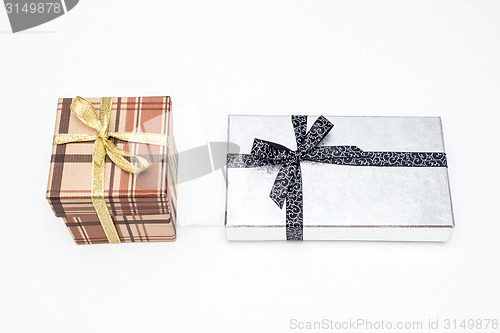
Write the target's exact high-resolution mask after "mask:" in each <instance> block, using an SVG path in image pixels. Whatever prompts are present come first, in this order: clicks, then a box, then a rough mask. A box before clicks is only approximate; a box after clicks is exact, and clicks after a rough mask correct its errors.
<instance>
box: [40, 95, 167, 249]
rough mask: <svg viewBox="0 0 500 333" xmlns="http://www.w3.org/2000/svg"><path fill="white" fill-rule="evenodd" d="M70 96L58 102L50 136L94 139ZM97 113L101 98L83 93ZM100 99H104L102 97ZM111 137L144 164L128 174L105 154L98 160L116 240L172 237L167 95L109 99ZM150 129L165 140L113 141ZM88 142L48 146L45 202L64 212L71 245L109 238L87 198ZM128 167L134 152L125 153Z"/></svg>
mask: <svg viewBox="0 0 500 333" xmlns="http://www.w3.org/2000/svg"><path fill="white" fill-rule="evenodd" d="M74 100H75V99H72V98H62V99H59V103H58V108H57V117H56V128H55V135H56V136H57V135H68V134H78V135H88V136H95V135H96V129H94V128H92V127H89V126H88V125H87V124H86V123H84V122H83V121H82V120H80V119H79V117H78V116H77V115H76V113H74V112H72V109H71V108H70V106H71V105H72V103H73V102H74ZM86 100H87V101H89V102H90V103H91V104H92V106H93V108H94V109H95V113H96V114H97V115H100V111H101V110H100V108H101V105H102V104H101V103H102V100H101V98H89V99H86ZM103 100H104V99H103ZM109 108H110V116H109V127H108V132H109V133H110V137H109V141H111V143H113V144H114V145H115V146H116V147H117V148H118V149H122V150H123V151H125V152H128V153H131V154H133V155H136V156H140V157H142V158H144V159H146V160H147V162H148V163H149V167H148V168H147V169H145V170H144V171H142V172H140V173H130V172H127V171H124V170H122V169H121V168H120V167H119V166H117V165H116V164H115V163H114V162H113V161H112V160H111V159H110V157H109V156H108V155H106V157H105V159H104V171H103V174H104V181H103V184H104V188H103V197H104V201H105V205H106V206H107V209H108V211H109V213H110V215H111V217H112V220H113V223H114V227H115V228H116V232H117V234H118V236H119V239H120V241H121V242H147V241H172V240H175V222H176V200H177V151H176V148H175V142H174V139H173V132H172V114H171V100H170V97H117V98H113V99H112V102H110V106H109ZM114 132H120V133H153V135H164V136H166V137H168V144H166V145H160V144H145V143H136V142H132V141H125V140H120V139H116V138H113V137H112V135H111V133H114ZM94 144H95V143H94V141H90V140H89V141H85V142H75V141H72V142H68V143H65V144H54V145H53V148H52V158H51V164H50V171H49V180H48V187H47V200H48V201H49V204H50V205H51V207H52V209H53V211H54V213H55V215H56V216H57V217H62V218H63V219H64V221H65V223H66V225H67V226H68V228H69V230H70V232H71V234H72V235H73V238H74V240H75V242H76V243H77V244H96V243H108V238H107V237H106V234H105V232H104V229H103V227H102V225H101V223H100V219H99V216H98V214H97V213H96V208H95V207H94V204H93V200H92V184H93V178H92V177H93V162H92V160H93V153H94ZM124 158H125V160H127V161H129V162H131V163H132V164H134V163H135V162H136V161H135V159H136V158H135V157H128V156H127V155H124Z"/></svg>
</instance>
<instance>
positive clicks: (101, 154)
mask: <svg viewBox="0 0 500 333" xmlns="http://www.w3.org/2000/svg"><path fill="white" fill-rule="evenodd" d="M112 106H113V98H112V97H103V98H101V106H100V114H99V117H98V116H97V112H96V110H95V109H94V106H93V105H92V103H90V102H89V101H87V100H86V99H85V98H82V97H79V96H77V97H76V98H74V99H73V101H72V102H71V106H70V109H71V111H72V112H73V114H75V115H76V116H77V117H78V118H79V119H80V120H81V121H82V122H83V123H85V124H86V125H87V126H89V127H91V128H93V129H95V130H96V135H88V134H56V135H55V136H54V144H56V145H59V144H67V143H73V142H85V141H94V148H93V152H92V189H91V194H90V195H91V198H92V203H93V205H94V208H95V211H96V213H97V215H98V216H99V220H100V221H101V225H102V227H103V229H104V232H105V233H106V237H107V238H108V241H109V242H110V243H120V238H119V236H118V233H117V231H116V228H115V225H114V224H113V219H112V218H111V215H110V213H109V210H108V207H107V205H106V201H105V200H104V172H105V169H104V167H105V160H106V155H107V156H109V158H110V159H111V161H112V162H113V163H114V164H115V165H116V166H118V167H119V168H120V169H122V170H124V171H126V172H129V173H140V172H142V171H144V170H146V169H147V168H148V167H149V163H148V161H147V160H146V159H145V158H143V157H141V156H137V155H134V154H131V153H129V152H127V151H125V150H123V149H120V148H118V147H116V146H115V145H114V144H113V142H111V141H110V140H109V138H110V137H113V138H116V139H119V140H123V141H132V142H137V143H144V144H153V145H168V137H167V136H166V135H164V134H157V133H135V132H114V133H109V132H108V127H109V121H110V119H111V109H112ZM125 157H130V158H135V159H136V160H137V161H138V162H139V166H137V165H135V164H133V163H132V162H130V161H129V160H127V159H126V158H125Z"/></svg>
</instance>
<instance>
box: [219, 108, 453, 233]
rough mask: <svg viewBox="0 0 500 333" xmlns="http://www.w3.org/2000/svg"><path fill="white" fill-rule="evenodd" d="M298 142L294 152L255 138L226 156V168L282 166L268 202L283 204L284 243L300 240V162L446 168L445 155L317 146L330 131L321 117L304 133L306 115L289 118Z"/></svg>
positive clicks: (327, 121) (301, 223)
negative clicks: (243, 149)
mask: <svg viewBox="0 0 500 333" xmlns="http://www.w3.org/2000/svg"><path fill="white" fill-rule="evenodd" d="M292 124H293V129H294V132H295V140H296V142H297V150H296V151H293V150H291V149H289V148H287V147H285V146H282V145H280V144H277V143H274V142H270V141H265V140H260V139H254V142H253V146H252V151H251V153H250V154H228V160H227V167H229V168H252V167H261V166H265V165H281V167H280V169H279V171H278V175H277V176H276V180H275V181H274V184H273V187H272V189H271V194H270V197H271V199H272V200H273V201H274V202H275V203H276V204H277V205H278V206H279V207H280V208H281V209H282V208H283V205H284V203H285V201H286V236H287V240H302V239H303V201H302V198H303V195H302V172H301V169H300V162H302V161H313V162H319V163H328V164H338V165H356V166H388V167H446V166H447V163H446V154H445V153H430V152H369V151H363V150H361V149H359V148H358V147H356V146H319V143H320V142H321V141H322V140H323V139H324V138H325V137H326V136H327V134H328V133H329V132H330V130H331V129H332V128H333V124H332V123H331V122H330V121H329V120H328V119H326V118H325V117H323V116H320V117H319V118H318V119H316V121H315V122H314V124H313V125H312V126H311V128H310V129H309V131H307V116H292Z"/></svg>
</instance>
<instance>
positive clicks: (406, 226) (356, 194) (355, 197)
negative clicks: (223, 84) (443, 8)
mask: <svg viewBox="0 0 500 333" xmlns="http://www.w3.org/2000/svg"><path fill="white" fill-rule="evenodd" d="M317 118H318V116H308V122H307V124H308V129H309V128H310V126H311V125H312V124H313V123H314V121H315V120H316V119H317ZM326 118H327V119H328V120H329V121H330V122H332V123H333V124H334V127H333V129H332V130H331V131H330V133H329V134H328V135H327V136H326V137H325V138H324V139H323V140H322V141H321V143H320V144H319V145H320V146H341V145H346V146H357V147H359V148H361V149H362V150H364V151H382V152H383V151H396V152H442V153H444V151H445V150H444V143H443V134H442V127H441V119H440V118H439V117H336V116H331V117H330V116H327V117H326ZM255 138H258V139H263V140H267V141H271V142H275V143H278V144H281V145H284V146H286V147H288V148H290V149H292V150H295V149H296V141H295V136H294V130H293V126H292V123H291V118H290V116H241V115H230V116H229V137H228V140H229V143H231V144H230V145H229V148H228V149H229V151H228V153H240V154H250V151H251V148H252V144H253V141H254V139H255ZM233 144H234V145H233ZM238 149H239V150H238ZM300 166H301V169H302V186H303V210H304V215H303V239H304V240H372V241H446V240H448V239H449V237H450V235H451V233H452V231H453V228H454V222H453V212H452V205H451V195H450V189H449V181H448V169H447V168H446V167H379V166H350V165H334V164H322V163H315V162H309V161H304V162H301V164H300ZM278 170H279V166H264V167H257V168H227V194H226V221H225V226H226V235H227V239H228V240H235V241H250V240H286V228H285V223H286V217H285V207H283V209H280V208H279V207H278V206H277V205H276V204H275V203H274V202H273V201H272V200H271V199H270V197H269V193H270V191H271V188H272V186H273V183H274V180H275V178H276V175H277V172H278Z"/></svg>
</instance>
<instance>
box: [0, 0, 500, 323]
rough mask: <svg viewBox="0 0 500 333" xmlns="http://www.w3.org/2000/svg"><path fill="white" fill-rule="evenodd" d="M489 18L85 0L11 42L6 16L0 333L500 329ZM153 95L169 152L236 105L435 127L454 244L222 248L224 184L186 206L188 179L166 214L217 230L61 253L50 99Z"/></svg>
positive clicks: (496, 98)
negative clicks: (401, 119) (170, 140)
mask: <svg viewBox="0 0 500 333" xmlns="http://www.w3.org/2000/svg"><path fill="white" fill-rule="evenodd" d="M499 18H500V2H499V1H472V0H471V1H332V0H328V1H319V0H311V1H291V0H289V1H277V0H265V1H260V0H255V1H243V0H239V1H235V0H227V1H189V0H184V1H176V2H174V1H123V0H122V1H113V2H112V1H98V0H86V1H81V2H80V3H79V4H78V5H77V6H76V7H75V8H74V9H73V10H72V11H70V12H69V13H68V14H66V15H64V16H62V17H60V18H58V19H56V20H54V21H52V22H49V23H47V24H45V25H42V26H39V27H36V28H34V29H31V30H30V31H27V32H25V33H19V34H12V33H10V32H9V30H10V27H9V24H8V19H7V15H6V13H5V10H4V9H3V8H1V9H0V30H1V33H0V45H1V49H0V88H1V92H0V94H1V96H0V97H1V100H0V111H1V117H2V118H1V124H2V130H1V132H0V139H1V142H2V144H3V152H2V156H3V161H2V164H1V165H2V166H1V172H2V177H3V179H2V181H1V189H2V191H1V200H0V202H1V205H2V207H1V209H2V216H1V222H0V223H1V228H0V231H1V233H0V331H1V332H9V333H10V332H167V331H168V332H190V331H191V332H195V331H197V332H202V331H227V332H288V331H293V330H290V329H289V327H290V324H289V321H290V319H292V318H296V319H298V320H301V321H318V320H322V319H323V318H328V319H332V320H338V321H342V320H349V319H351V318H353V319H356V318H366V319H369V320H373V321H377V320H378V321H380V320H385V321H389V320H391V321H399V320H402V321H417V320H421V321H424V322H425V323H426V322H427V320H428V318H433V319H435V318H439V319H440V320H441V323H442V321H443V320H444V319H445V318H451V319H453V318H456V319H459V320H461V319H463V318H499V317H500V285H499V284H500V268H499V259H498V257H499V250H500V241H499V239H500V219H499V217H498V206H499V195H498V190H499V186H500V177H499V175H498V172H499V169H498V165H499V163H500V154H499V153H498V151H499V144H500V140H499V136H500V135H499V132H498V131H499V127H500V117H499V115H498V114H499V110H500V94H499V91H500V19H499ZM165 94H168V95H170V96H172V99H173V103H174V104H173V105H174V112H175V114H174V117H176V123H175V126H176V136H177V138H178V146H179V149H180V150H182V149H186V148H188V146H189V145H192V142H190V141H189V140H191V139H189V137H188V135H187V134H189V133H190V132H191V131H194V130H195V129H198V130H200V131H202V132H203V134H202V135H201V137H203V138H204V140H208V141H223V140H225V139H226V133H227V132H226V130H227V128H226V124H227V115H228V114H231V113H233V114H238V113H239V114H300V113H303V114H308V113H310V114H328V115H412V116H426V115H432V116H442V120H443V127H444V135H445V144H446V149H447V154H448V161H449V172H450V181H451V189H452V198H453V203H454V212H455V222H456V225H457V227H456V230H455V233H454V235H453V236H452V239H451V240H450V242H448V243H446V244H427V243H370V242H302V243H286V242H269V243H230V242H227V241H226V240H225V235H224V229H223V228H222V225H223V218H222V214H223V210H224V192H223V191H221V190H220V188H217V189H214V191H212V192H211V190H210V188H200V190H199V191H200V192H201V193H203V192H205V193H204V194H203V195H200V200H189V196H188V195H186V196H185V198H183V191H184V190H185V191H187V190H186V188H187V186H184V188H182V187H181V189H180V196H179V221H180V223H182V224H184V225H189V224H190V222H189V219H190V216H191V217H192V216H197V218H198V219H199V221H198V222H199V223H198V222H197V225H198V226H200V225H207V226H209V225H215V226H214V227H206V228H201V227H195V226H193V225H191V226H189V227H184V228H179V230H178V240H177V241H176V242H174V243H143V244H122V245H117V246H108V245H104V246H97V245H96V246H76V245H74V243H73V241H72V239H71V237H70V236H69V233H68V231H67V230H66V228H65V226H64V224H63V223H62V221H60V220H58V219H56V218H55V217H54V216H53V214H52V211H51V210H50V208H49V205H48V204H47V202H46V201H45V188H46V181H47V174H48V167H49V160H50V152H51V140H52V134H53V127H54V119H55V111H56V104H57V98H58V97H73V96H75V95H81V96H87V97H92V96H140V95H165ZM197 137H200V133H198V134H197ZM181 163H182V161H181ZM181 165H182V164H181ZM215 174H216V173H214V175H215ZM203 196H204V197H205V200H209V199H208V198H215V199H210V200H212V201H205V203H203V202H201V201H202V200H203ZM183 200H185V201H184V202H183V203H181V202H182V201H183ZM206 202H210V203H217V204H216V205H215V204H214V206H216V208H215V214H214V210H213V209H212V210H210V209H208V210H205V209H203V208H200V207H204V206H206ZM295 331H297V330H295Z"/></svg>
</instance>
